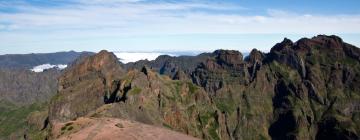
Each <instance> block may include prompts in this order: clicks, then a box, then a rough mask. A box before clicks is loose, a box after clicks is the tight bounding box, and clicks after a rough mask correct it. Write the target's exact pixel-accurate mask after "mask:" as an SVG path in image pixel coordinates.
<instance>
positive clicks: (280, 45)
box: [270, 38, 294, 52]
mask: <svg viewBox="0 0 360 140" xmlns="http://www.w3.org/2000/svg"><path fill="white" fill-rule="evenodd" d="M293 44H294V43H293V42H292V41H291V40H290V39H288V38H284V40H283V41H282V42H280V43H277V44H276V45H275V46H274V47H272V48H271V51H270V52H274V51H280V50H284V49H287V48H291V46H293Z"/></svg>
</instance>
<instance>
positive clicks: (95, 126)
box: [59, 118, 197, 140]
mask: <svg viewBox="0 0 360 140" xmlns="http://www.w3.org/2000/svg"><path fill="white" fill-rule="evenodd" d="M77 121H79V122H81V121H82V120H77ZM77 121H73V123H74V124H77ZM86 121H90V123H87V124H91V125H88V126H86V127H84V128H81V129H79V130H74V131H73V132H72V133H70V134H66V135H64V136H61V137H60V138H59V139H60V140H68V139H71V140H153V139H154V140H155V139H156V140H170V139H171V140H197V138H194V137H192V136H188V135H185V134H182V133H179V132H175V131H171V130H168V129H165V128H160V127H156V126H151V125H146V124H142V123H139V122H133V121H129V120H122V119H117V118H90V119H89V118H86Z"/></svg>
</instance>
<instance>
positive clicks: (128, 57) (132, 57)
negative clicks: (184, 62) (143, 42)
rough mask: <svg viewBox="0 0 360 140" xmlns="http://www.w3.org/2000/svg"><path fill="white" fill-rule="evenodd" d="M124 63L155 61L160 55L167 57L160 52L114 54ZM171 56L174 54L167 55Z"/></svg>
mask: <svg viewBox="0 0 360 140" xmlns="http://www.w3.org/2000/svg"><path fill="white" fill-rule="evenodd" d="M114 54H115V55H116V56H117V57H118V58H119V60H120V61H121V62H122V63H125V64H126V63H129V62H136V61H139V60H149V61H151V60H155V59H156V58H157V57H158V56H160V55H165V53H160V52H115V53H114ZM167 55H171V56H173V55H172V54H167Z"/></svg>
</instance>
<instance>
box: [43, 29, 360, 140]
mask: <svg viewBox="0 0 360 140" xmlns="http://www.w3.org/2000/svg"><path fill="white" fill-rule="evenodd" d="M359 50H360V49H358V48H356V47H354V46H352V45H349V44H346V43H344V42H343V41H342V40H341V39H340V38H339V37H336V36H323V35H320V36H317V37H314V38H312V39H306V38H304V39H301V40H299V41H297V42H295V43H294V42H292V41H291V40H289V39H284V41H283V42H281V43H278V44H276V45H275V46H274V47H273V48H272V49H271V51H270V52H269V53H267V54H265V53H262V52H260V51H258V50H253V51H252V52H251V53H250V55H249V56H248V57H247V58H245V59H243V57H242V55H241V53H240V52H238V51H229V50H218V51H215V52H214V53H212V54H211V55H206V56H204V58H202V59H201V61H197V64H198V65H196V66H194V65H195V64H194V63H191V66H192V67H191V68H190V67H189V68H187V69H184V68H186V67H183V66H185V65H184V61H178V60H177V59H176V58H167V57H166V60H165V58H163V60H164V61H162V62H161V63H160V62H158V63H157V62H156V60H155V61H154V62H152V63H151V64H152V66H154V67H152V66H148V65H146V66H142V67H141V68H138V69H137V68H135V69H128V71H127V72H124V70H122V69H121V68H120V67H119V65H117V64H116V63H112V62H115V61H116V60H113V56H112V55H108V53H106V52H101V53H99V54H97V55H95V56H92V57H89V58H86V59H84V60H83V61H82V62H80V63H77V64H76V65H74V66H73V67H72V68H70V69H69V70H68V71H67V72H65V74H64V75H63V76H62V78H61V79H60V88H59V93H58V95H59V96H58V97H56V98H55V99H54V101H53V102H52V104H51V107H50V121H54V120H58V121H59V120H60V121H61V120H70V119H74V118H77V117H79V116H93V117H99V118H101V117H114V118H126V119H130V120H136V121H139V122H142V123H146V124H152V125H158V126H164V127H169V128H171V129H173V130H176V131H179V132H183V133H186V134H189V135H192V136H195V137H198V138H202V139H304V140H305V139H306V140H307V139H325V138H334V139H359V134H360V132H359V130H360V129H359V128H360V126H359V125H360V114H359V112H360V107H359V106H360V95H359V94H360V80H359V78H358V77H360V61H359V54H360V53H359ZM182 59H184V58H182ZM148 64H149V63H148ZM155 64H156V65H157V66H159V67H155ZM144 65H145V64H144ZM163 66H164V67H163ZM161 68H164V69H165V70H164V73H162V74H163V75H161V72H159V70H160V69H161ZM173 68H174V70H172V69H173ZM160 71H161V70H160ZM167 72H169V73H167ZM169 75H170V77H169ZM186 77H190V78H191V80H189V79H187V78H186ZM106 95H109V96H106ZM84 97H86V98H84ZM105 97H106V98H105ZM105 99H111V100H105ZM106 101H107V102H106ZM329 136H331V137H329Z"/></svg>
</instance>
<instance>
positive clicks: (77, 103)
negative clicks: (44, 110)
mask: <svg viewBox="0 0 360 140" xmlns="http://www.w3.org/2000/svg"><path fill="white" fill-rule="evenodd" d="M76 63H77V64H76V65H73V66H71V67H70V68H68V69H67V70H66V71H65V72H64V74H63V75H62V76H61V77H60V78H59V89H58V94H57V96H55V97H54V99H53V100H52V102H51V106H50V112H49V115H50V116H49V117H50V120H53V121H67V120H72V119H75V118H77V117H79V116H83V115H85V114H87V113H89V112H90V111H92V110H95V109H96V108H98V107H100V106H102V105H104V104H105V103H107V102H109V101H106V99H107V97H110V96H111V95H114V94H115V96H116V94H117V92H118V89H119V88H118V86H119V85H118V83H119V79H120V77H121V76H122V75H123V73H124V71H123V70H122V68H121V67H120V65H119V63H118V59H117V58H116V56H115V55H114V54H112V53H109V52H107V51H101V52H99V53H98V54H96V55H93V56H88V57H86V58H83V59H82V61H78V62H76Z"/></svg>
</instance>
